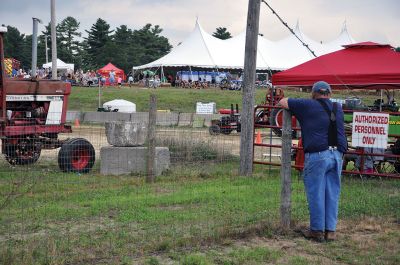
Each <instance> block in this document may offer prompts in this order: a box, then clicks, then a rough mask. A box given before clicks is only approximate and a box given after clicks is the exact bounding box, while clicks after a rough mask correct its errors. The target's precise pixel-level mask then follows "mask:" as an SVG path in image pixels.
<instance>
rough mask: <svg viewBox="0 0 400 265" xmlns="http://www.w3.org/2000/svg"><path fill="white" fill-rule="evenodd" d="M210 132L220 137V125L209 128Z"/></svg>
mask: <svg viewBox="0 0 400 265" xmlns="http://www.w3.org/2000/svg"><path fill="white" fill-rule="evenodd" d="M208 131H209V132H210V134H211V135H218V134H220V133H221V128H220V127H219V126H218V125H216V124H214V125H211V126H210V128H208Z"/></svg>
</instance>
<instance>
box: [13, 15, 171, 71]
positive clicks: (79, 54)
mask: <svg viewBox="0 0 400 265" xmlns="http://www.w3.org/2000/svg"><path fill="white" fill-rule="evenodd" d="M79 27H80V23H79V22H78V21H77V20H76V19H75V18H74V17H71V16H69V17H66V18H65V19H63V20H62V21H61V22H60V23H59V24H58V25H57V27H56V28H57V57H58V58H59V59H61V60H63V61H64V62H66V63H74V64H75V69H79V68H82V69H83V70H85V71H86V70H95V69H99V68H100V67H103V66H104V65H105V64H107V63H108V62H112V63H113V64H115V65H116V66H117V67H119V68H122V69H123V70H124V71H125V72H127V73H128V72H129V71H130V70H131V68H132V66H136V65H142V64H145V63H149V62H151V61H154V60H156V59H158V58H160V57H162V56H163V55H165V54H167V53H168V52H169V51H170V50H171V48H172V46H171V45H170V43H169V41H168V39H167V38H165V37H163V36H161V35H160V34H161V33H162V31H163V30H162V29H161V28H160V26H159V25H154V26H153V25H152V24H146V25H145V26H144V27H143V28H141V29H137V30H132V29H129V28H128V27H127V26H126V25H121V26H119V27H117V28H116V29H115V30H113V29H111V27H110V25H109V24H108V23H107V21H105V20H103V19H101V18H98V19H97V20H96V22H95V23H94V24H93V25H92V26H91V28H90V29H89V30H85V32H86V33H87V36H86V37H83V39H82V38H81V37H82V33H81V31H80V30H79ZM45 35H47V36H48V38H47V47H48V48H50V47H51V38H50V36H51V29H50V23H49V24H48V25H47V26H45V30H44V31H42V35H40V36H39V37H38V66H41V65H42V64H43V63H46V60H45V58H46V57H45V53H46V50H45ZM31 47H32V38H31V35H28V36H26V35H24V34H21V33H20V32H19V31H18V29H17V28H14V27H11V26H8V33H7V34H5V55H6V57H12V58H15V59H17V60H19V61H21V62H22V65H23V66H24V68H26V69H27V68H30V61H31V49H32V48H31ZM48 54H49V61H51V51H50V49H49V51H48Z"/></svg>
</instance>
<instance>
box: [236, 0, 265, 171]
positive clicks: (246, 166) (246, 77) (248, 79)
mask: <svg viewBox="0 0 400 265" xmlns="http://www.w3.org/2000/svg"><path fill="white" fill-rule="evenodd" d="M260 4H261V1H260V0H249V7H248V11H247V28H246V46H245V56H244V71H243V89H242V93H243V97H242V103H243V104H242V111H241V117H242V119H241V125H242V131H241V132H240V168H239V174H240V175H242V176H251V175H252V174H253V139H254V128H253V126H254V101H255V99H254V94H255V91H254V90H255V88H254V86H255V80H256V61H257V40H258V29H259V19H260Z"/></svg>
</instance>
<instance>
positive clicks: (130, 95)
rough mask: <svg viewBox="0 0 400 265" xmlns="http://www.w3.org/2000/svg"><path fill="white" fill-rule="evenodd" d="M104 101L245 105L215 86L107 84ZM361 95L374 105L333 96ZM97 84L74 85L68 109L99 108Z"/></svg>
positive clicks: (185, 108)
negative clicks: (152, 98) (356, 98)
mask: <svg viewBox="0 0 400 265" xmlns="http://www.w3.org/2000/svg"><path fill="white" fill-rule="evenodd" d="M101 91H102V92H101V94H102V96H101V102H102V103H104V102H107V101H110V100H113V99H125V100H128V101H131V102H134V103H135V104H136V108H137V111H148V106H149V97H150V93H156V95H157V98H158V105H157V107H158V109H162V110H170V111H174V112H195V111H196V102H215V103H216V104H217V108H218V109H219V108H230V105H231V103H233V104H239V106H240V109H241V105H242V92H241V91H229V90H220V89H217V88H212V89H183V88H157V89H145V88H139V87H132V88H129V87H122V88H118V87H105V88H102V89H101ZM266 91H267V90H266V89H265V88H263V89H256V93H255V102H256V104H261V102H263V101H264V100H265V94H266ZM285 95H286V96H291V97H309V94H308V93H304V92H296V91H293V90H289V91H285ZM354 95H358V96H360V97H361V98H363V99H364V100H365V102H367V103H368V104H372V103H373V101H374V99H376V98H378V96H375V95H367V94H366V93H365V92H354V91H342V92H340V93H339V92H334V97H341V98H345V97H348V96H354ZM98 104H99V101H98V88H97V87H73V88H72V93H71V95H70V101H69V110H80V111H96V110H97V108H98Z"/></svg>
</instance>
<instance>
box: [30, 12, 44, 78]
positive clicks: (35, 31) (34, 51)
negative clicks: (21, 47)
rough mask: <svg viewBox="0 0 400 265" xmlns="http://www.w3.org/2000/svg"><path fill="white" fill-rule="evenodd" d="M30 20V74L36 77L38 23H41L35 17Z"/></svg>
mask: <svg viewBox="0 0 400 265" xmlns="http://www.w3.org/2000/svg"><path fill="white" fill-rule="evenodd" d="M32 20H33V30H32V74H31V78H34V79H36V67H37V44H38V40H37V34H38V23H40V24H42V21H41V20H40V19H38V18H35V17H33V18H32Z"/></svg>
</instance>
